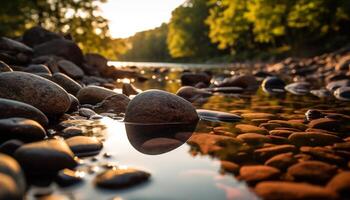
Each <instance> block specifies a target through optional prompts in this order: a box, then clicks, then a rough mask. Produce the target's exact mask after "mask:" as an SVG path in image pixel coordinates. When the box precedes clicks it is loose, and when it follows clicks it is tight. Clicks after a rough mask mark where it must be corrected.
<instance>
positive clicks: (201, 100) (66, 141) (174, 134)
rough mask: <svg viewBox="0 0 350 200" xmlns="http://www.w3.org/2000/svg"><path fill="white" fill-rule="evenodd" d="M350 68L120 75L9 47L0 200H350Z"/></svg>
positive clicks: (93, 59) (310, 62) (50, 45)
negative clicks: (122, 199)
mask: <svg viewBox="0 0 350 200" xmlns="http://www.w3.org/2000/svg"><path fill="white" fill-rule="evenodd" d="M349 56H350V49H349V48H343V49H341V50H339V51H335V52H331V53H327V54H323V55H319V56H315V57H311V58H302V59H299V58H288V59H284V60H282V61H280V62H277V63H260V62H243V63H233V64H231V65H229V66H222V67H218V66H216V65H215V66H210V67H205V68H201V67H200V66H198V65H196V66H197V67H193V66H192V65H186V66H185V67H184V68H177V69H176V70H174V68H173V67H172V66H162V65H160V66H151V65H149V66H147V65H143V66H142V64H140V66H135V65H132V66H128V67H117V68H115V67H111V66H109V65H108V60H107V59H106V58H104V57H102V56H100V55H98V54H83V53H82V51H81V50H80V49H79V47H78V45H77V44H75V43H74V42H73V41H72V40H70V39H66V38H64V37H63V36H61V35H59V34H56V33H52V32H49V31H46V30H44V29H42V28H38V27H36V28H33V29H30V30H28V31H27V32H26V33H25V34H24V35H23V37H22V38H21V39H19V40H18V41H17V40H12V39H9V38H4V37H2V38H0V60H1V62H0V132H1V133H2V134H1V137H0V139H1V141H0V152H1V154H0V156H1V157H2V159H0V165H1V166H2V167H0V177H2V178H1V179H0V182H1V183H2V184H3V185H4V187H2V188H1V189H0V190H1V191H2V192H0V195H2V196H0V199H23V198H29V199H45V198H54V197H55V198H58V199H65V198H66V199H67V198H68V199H69V198H70V199H76V198H78V199H89V198H91V197H96V198H100V197H101V198H107V197H108V198H113V197H115V198H126V199H132V198H139V199H140V198H141V199H144V198H145V197H147V198H148V197H149V198H158V199H166V198H172V199H183V198H185V197H188V196H191V197H193V199H206V198H207V199H213V198H216V199H257V198H263V199H281V198H287V199H288V198H289V199H296V198H299V199H347V198H348V193H347V191H348V189H349V184H348V183H349V177H350V176H349V173H350V172H349V171H350V169H349V167H350V166H349V161H350V157H349V155H350V150H349V148H348V146H349V144H350V143H349V135H348V132H349V130H350V129H349V127H350V124H349V123H350V104H349V101H350V96H349V94H350V57H349ZM203 66H206V65H203ZM149 89H158V90H151V91H146V90H149ZM217 176H220V178H219V179H218V178H217ZM203 188H205V191H203ZM174 190H176V191H179V190H181V191H183V194H175V193H173V191H174ZM115 191H118V196H115V195H116V194H115ZM119 192H120V196H119Z"/></svg>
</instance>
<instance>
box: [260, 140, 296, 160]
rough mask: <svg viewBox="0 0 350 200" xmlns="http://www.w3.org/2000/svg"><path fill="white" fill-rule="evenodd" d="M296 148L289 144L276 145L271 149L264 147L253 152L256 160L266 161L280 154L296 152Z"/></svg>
mask: <svg viewBox="0 0 350 200" xmlns="http://www.w3.org/2000/svg"><path fill="white" fill-rule="evenodd" d="M296 150H297V148H296V147H295V146H294V145H290V144H282V145H276V146H271V147H264V148H261V149H256V150H255V151H254V156H255V157H256V158H257V159H258V160H263V161H265V160H267V159H269V158H271V157H273V156H275V155H278V154H281V153H289V152H296Z"/></svg>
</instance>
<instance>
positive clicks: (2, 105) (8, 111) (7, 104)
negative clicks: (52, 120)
mask: <svg viewBox="0 0 350 200" xmlns="http://www.w3.org/2000/svg"><path fill="white" fill-rule="evenodd" d="M0 87H1V86H0ZM12 117H21V118H27V119H32V120H34V121H37V122H38V123H40V124H41V125H42V126H44V127H45V126H47V125H48V123H49V120H48V119H47V117H46V116H45V114H44V113H42V112H41V111H40V110H38V109H37V108H35V107H33V106H31V105H29V104H26V103H22V102H19V101H14V100H10V99H3V98H0V119H4V118H12Z"/></svg>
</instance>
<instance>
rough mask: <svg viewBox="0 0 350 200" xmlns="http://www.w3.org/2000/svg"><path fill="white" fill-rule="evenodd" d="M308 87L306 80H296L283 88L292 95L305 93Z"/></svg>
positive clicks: (307, 91) (308, 89)
mask: <svg viewBox="0 0 350 200" xmlns="http://www.w3.org/2000/svg"><path fill="white" fill-rule="evenodd" d="M310 87H311V85H310V83H308V82H296V83H291V84H288V85H286V86H285V87H284V89H285V90H287V91H288V92H290V93H292V94H294V95H306V94H308V93H309V92H310Z"/></svg>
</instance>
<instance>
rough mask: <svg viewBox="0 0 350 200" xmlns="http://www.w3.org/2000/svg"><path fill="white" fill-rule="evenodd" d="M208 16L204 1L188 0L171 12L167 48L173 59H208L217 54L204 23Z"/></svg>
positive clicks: (207, 8)
mask: <svg viewBox="0 0 350 200" xmlns="http://www.w3.org/2000/svg"><path fill="white" fill-rule="evenodd" d="M208 15H209V7H208V5H207V1H206V0H188V1H186V3H184V4H183V5H181V6H179V7H178V8H176V9H175V10H174V11H173V12H172V17H171V20H170V23H169V33H168V39H167V42H168V48H169V52H170V55H171V56H172V57H173V58H184V57H190V58H208V57H209V56H213V55H215V54H218V53H219V52H218V51H217V49H216V47H215V45H213V44H212V43H211V42H210V39H209V37H208V32H209V28H208V26H207V25H206V24H205V23H204V21H205V19H206V18H207V17H208Z"/></svg>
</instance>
